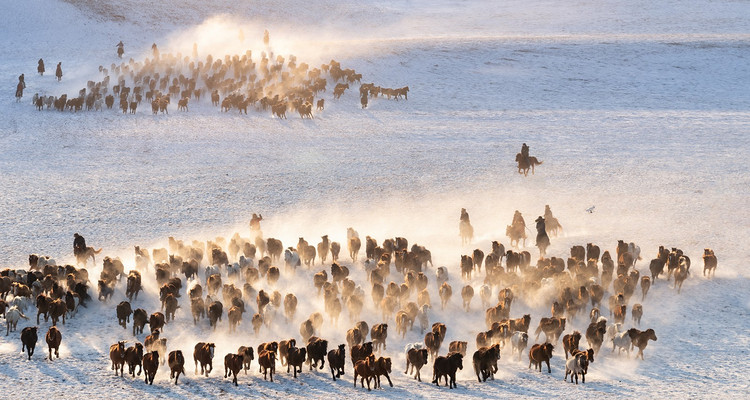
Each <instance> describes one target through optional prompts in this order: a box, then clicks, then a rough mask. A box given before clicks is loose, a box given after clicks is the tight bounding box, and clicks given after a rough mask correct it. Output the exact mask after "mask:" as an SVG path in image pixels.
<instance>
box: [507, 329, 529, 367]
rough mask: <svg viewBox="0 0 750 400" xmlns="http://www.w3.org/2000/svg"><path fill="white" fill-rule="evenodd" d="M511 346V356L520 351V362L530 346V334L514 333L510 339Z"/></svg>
mask: <svg viewBox="0 0 750 400" xmlns="http://www.w3.org/2000/svg"><path fill="white" fill-rule="evenodd" d="M510 345H511V348H510V354H511V356H512V355H513V353H515V352H516V350H518V360H519V361H520V360H521V353H522V352H523V350H524V349H525V348H526V346H528V345H529V334H528V333H526V332H521V331H516V332H513V335H512V336H511V337H510Z"/></svg>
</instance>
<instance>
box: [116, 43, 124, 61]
mask: <svg viewBox="0 0 750 400" xmlns="http://www.w3.org/2000/svg"><path fill="white" fill-rule="evenodd" d="M123 54H125V45H124V44H123V43H122V40H120V43H117V57H120V58H122V55H123Z"/></svg>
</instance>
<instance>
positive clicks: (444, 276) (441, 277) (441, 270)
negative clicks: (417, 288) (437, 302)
mask: <svg viewBox="0 0 750 400" xmlns="http://www.w3.org/2000/svg"><path fill="white" fill-rule="evenodd" d="M435 275H436V276H437V284H438V286H440V285H442V284H443V283H445V282H448V268H445V267H438V269H437V271H435Z"/></svg>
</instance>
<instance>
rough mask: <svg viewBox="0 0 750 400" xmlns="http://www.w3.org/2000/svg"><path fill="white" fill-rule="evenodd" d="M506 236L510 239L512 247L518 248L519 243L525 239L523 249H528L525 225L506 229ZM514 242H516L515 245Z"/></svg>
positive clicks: (510, 226) (509, 226)
mask: <svg viewBox="0 0 750 400" xmlns="http://www.w3.org/2000/svg"><path fill="white" fill-rule="evenodd" d="M505 235H506V236H508V237H509V238H510V245H511V246H513V247H516V248H518V241H519V240H521V239H523V247H526V231H525V229H524V227H523V225H520V224H516V225H508V226H507V227H506V228H505ZM513 242H516V244H515V245H514V244H513Z"/></svg>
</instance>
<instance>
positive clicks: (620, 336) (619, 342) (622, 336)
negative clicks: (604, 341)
mask: <svg viewBox="0 0 750 400" xmlns="http://www.w3.org/2000/svg"><path fill="white" fill-rule="evenodd" d="M612 344H613V345H612V352H613V353H614V352H615V349H617V348H618V347H619V351H618V352H617V354H620V353H621V352H622V350H623V349H625V351H626V352H627V353H628V358H630V348H631V347H633V340H632V339H631V338H630V334H629V333H628V331H625V332H619V333H617V334H615V336H614V337H613V338H612Z"/></svg>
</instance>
